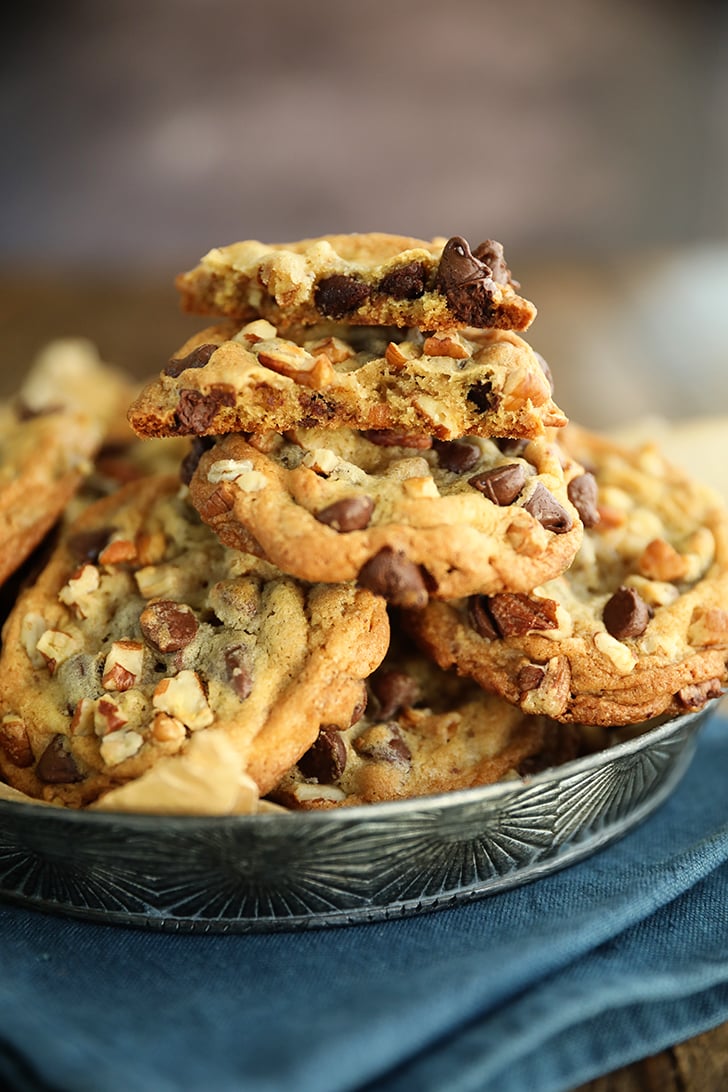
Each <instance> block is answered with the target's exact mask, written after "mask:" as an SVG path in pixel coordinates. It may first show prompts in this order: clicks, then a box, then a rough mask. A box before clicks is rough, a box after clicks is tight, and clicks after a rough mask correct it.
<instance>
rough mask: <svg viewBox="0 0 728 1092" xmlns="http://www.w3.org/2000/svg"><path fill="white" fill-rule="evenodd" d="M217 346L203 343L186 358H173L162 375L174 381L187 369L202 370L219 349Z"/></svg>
mask: <svg viewBox="0 0 728 1092" xmlns="http://www.w3.org/2000/svg"><path fill="white" fill-rule="evenodd" d="M219 348H220V346H219V345H212V344H209V343H207V342H206V343H205V344H204V345H198V346H197V348H195V349H193V350H192V352H191V353H188V354H187V356H173V357H172V359H171V360H170V361H169V363H168V364H167V367H166V368H165V369H164V373H163V374H164V375H171V376H173V377H174V378H175V379H176V378H177V376H178V375H181V374H182V372H184V371H187V369H188V368H204V367H205V365H206V364H207V362H208V361H209V359H210V357H211V356H212V354H213V353H214V352H215V351H216V350H217V349H219Z"/></svg>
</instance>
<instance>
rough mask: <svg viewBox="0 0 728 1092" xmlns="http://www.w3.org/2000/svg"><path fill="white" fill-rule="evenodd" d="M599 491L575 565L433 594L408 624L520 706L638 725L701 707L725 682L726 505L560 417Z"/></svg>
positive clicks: (650, 457)
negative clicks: (521, 588) (467, 591)
mask: <svg viewBox="0 0 728 1092" xmlns="http://www.w3.org/2000/svg"><path fill="white" fill-rule="evenodd" d="M562 442H563V443H565V445H566V446H567V447H568V449H569V451H570V453H571V454H572V455H573V456H575V457H577V458H579V459H580V460H581V461H582V462H583V463H584V465H586V466H588V467H590V469H591V471H592V472H593V475H594V478H595V479H596V483H597V488H598V494H597V496H596V497H595V498H594V503H593V507H592V518H589V516H588V512H587V506H585V505H584V504H582V508H581V510H582V518H583V519H584V522H585V524H587V529H586V531H585V534H584V540H583V543H582V546H581V548H580V550H579V552H578V553H577V555H576V558H575V559H574V562H573V563H572V565H571V567H570V568H569V569H568V570H567V571H566V572H565V573H564V574H563V575H562V576H559V577H557V578H556V579H554V580H551V581H549V582H548V583H546V584H544V585H543V586H541V587H539V588H536V589H534V592H533V593H532V594H531V595H527V596H526V595H514V594H510V593H506V594H502V595H497V596H493V597H488V596H474V597H472V598H470V599H469V600H456V601H451V602H448V603H444V602H435V601H434V600H431V601H430V603H429V605H428V606H427V608H426V609H425V610H424V611H418V612H412V613H409V614H408V616H407V622H406V624H407V628H408V630H409V631H410V633H411V634H412V635H413V636H414V637H415V638H416V639H417V641H418V642H419V643H420V644H421V646H422V647H423V649H425V650H426V651H427V652H428V653H429V654H430V655H431V656H433V657H434V659H435V660H436V661H437V662H438V663H439V664H440V665H441V666H442V667H451V666H454V667H455V668H456V669H457V670H458V672H460V673H462V674H464V675H468V676H470V677H471V678H473V679H475V680H476V681H477V682H478V683H480V685H481V686H483V687H484V688H485V689H487V690H490V691H493V692H495V693H498V694H500V695H501V696H503V697H505V698H506V699H507V700H508V701H510V702H512V703H513V704H515V705H520V707H521V709H523V710H524V712H530V713H546V714H548V715H549V716H551V717H555V718H557V719H558V720H561V721H571V722H575V723H582V724H601V725H621V724H637V723H639V722H641V721H644V720H646V719H648V718H649V717H653V716H658V715H661V714H677V713H684V712H685V711H686V710H689V709H698V708H700V707H701V706H702V705H704V704H705V702H706V701H708V700H709V699H710V698H713V697H717V696H718V695H719V694H720V693H721V691H722V689H723V687H724V686H725V684H726V681H727V679H728V671H727V668H726V664H727V662H728V513H726V510H725V506H724V505H723V504H722V502H721V499H720V498H719V497H718V495H717V494H715V493H714V492H713V491H712V490H710V489H708V488H707V487H704V486H702V485H701V484H700V483H698V482H696V481H694V480H693V479H691V478H690V477H688V475H686V474H684V473H683V472H681V471H680V470H678V469H676V468H674V467H673V466H671V464H670V463H669V462H668V461H667V460H666V459H665V458H664V457H663V456H662V455H661V454H660V453H659V452H658V451H657V450H656V449H655V448H654V447H652V446H649V445H648V446H645V447H643V448H635V449H630V448H623V447H620V446H619V445H616V444H613V443H611V442H610V441H608V440H607V439H605V438H602V437H599V436H597V435H595V434H593V433H590V432H588V431H586V430H584V429H579V428H576V427H575V426H569V428H568V429H567V430H566V436H565V437H563V438H562Z"/></svg>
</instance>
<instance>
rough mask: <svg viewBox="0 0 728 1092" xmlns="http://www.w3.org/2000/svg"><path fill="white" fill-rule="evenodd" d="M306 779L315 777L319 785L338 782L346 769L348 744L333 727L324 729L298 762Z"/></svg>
mask: <svg viewBox="0 0 728 1092" xmlns="http://www.w3.org/2000/svg"><path fill="white" fill-rule="evenodd" d="M298 768H299V770H300V771H301V773H302V774H303V776H304V777H315V778H316V780H317V781H318V782H319V784H324V785H330V784H332V783H333V782H334V781H338V780H339V778H340V777H341V775H342V774H343V772H344V770H345V769H346V744H345V743H344V741H343V739H342V738H341V735H340V734H339V732H337V730H336V729H335V728H333V727H322V728H321V729H320V730H319V734H318V736H317V738H316V742H315V743H314V744H313V745H312V746H311V747H309V749H308V750H307V751H306V753H305V755H302V756H301V758H299V760H298Z"/></svg>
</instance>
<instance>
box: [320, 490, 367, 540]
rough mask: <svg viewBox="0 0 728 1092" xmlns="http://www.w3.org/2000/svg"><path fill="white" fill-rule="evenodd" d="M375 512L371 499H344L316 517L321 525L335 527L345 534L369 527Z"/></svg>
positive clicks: (330, 505) (364, 497)
mask: <svg viewBox="0 0 728 1092" xmlns="http://www.w3.org/2000/svg"><path fill="white" fill-rule="evenodd" d="M373 511H374V501H373V500H372V498H371V497H367V496H358V497H344V498H343V499H342V500H339V501H334V503H333V504H329V505H327V506H326V508H322V509H321V511H320V512H316V513H315V516H316V519H317V520H318V521H319V523H325V524H326V525H327V527H333V529H334V530H335V531H339V532H341V533H342V534H345V533H346V532H347V531H363V530H364V528H365V527H368V526H369V521H370V520H371V518H372V512H373Z"/></svg>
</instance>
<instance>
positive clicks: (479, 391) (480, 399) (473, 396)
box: [466, 380, 498, 413]
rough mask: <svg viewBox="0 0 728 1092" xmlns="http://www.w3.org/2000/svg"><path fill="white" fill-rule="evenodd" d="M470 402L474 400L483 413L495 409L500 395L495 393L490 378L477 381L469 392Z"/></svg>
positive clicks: (468, 398) (476, 406)
mask: <svg viewBox="0 0 728 1092" xmlns="http://www.w3.org/2000/svg"><path fill="white" fill-rule="evenodd" d="M466 397H467V400H468V402H472V404H473V405H474V406H475V408H476V409H477V410H480V412H481V413H487V412H488V410H491V409H495V408H496V406H497V404H498V396H497V395H495V394H494V393H493V384H492V383H491V382H490V381H489V380H485V381H484V382H483V383H476V384H475V385H474V386H472V387H471V388H470V390H469V391H468V393H467V396H466Z"/></svg>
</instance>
